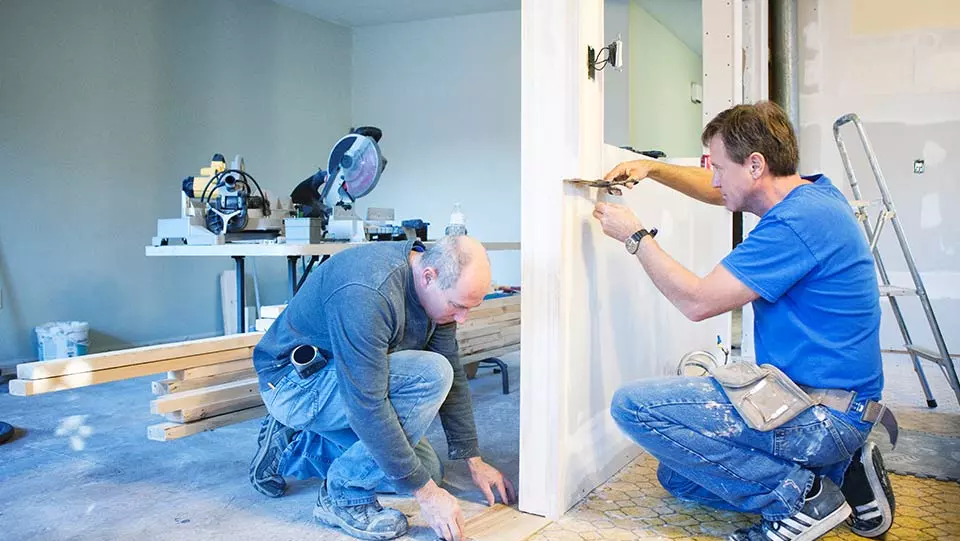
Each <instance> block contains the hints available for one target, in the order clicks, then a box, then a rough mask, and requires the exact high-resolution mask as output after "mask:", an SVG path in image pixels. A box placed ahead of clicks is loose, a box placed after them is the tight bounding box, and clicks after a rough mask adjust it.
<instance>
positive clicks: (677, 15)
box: [635, 0, 703, 56]
mask: <svg viewBox="0 0 960 541" xmlns="http://www.w3.org/2000/svg"><path fill="white" fill-rule="evenodd" d="M635 1H636V2H637V4H639V5H640V7H642V8H643V9H645V10H646V11H647V13H649V14H650V15H651V16H652V17H653V18H654V19H656V20H658V21H660V24H662V25H663V26H665V27H666V28H667V30H669V31H670V32H672V33H673V35H675V36H677V37H678V38H680V41H682V42H683V43H684V44H685V45H686V46H687V47H690V49H692V50H693V52H695V53H697V54H698V55H700V56H703V38H702V35H703V18H702V16H701V7H700V6H701V0H635Z"/></svg>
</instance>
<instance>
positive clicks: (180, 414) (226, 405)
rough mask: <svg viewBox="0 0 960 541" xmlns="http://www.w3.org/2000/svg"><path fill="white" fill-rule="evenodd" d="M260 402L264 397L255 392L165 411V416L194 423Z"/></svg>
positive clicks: (175, 420)
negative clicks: (168, 411)
mask: <svg viewBox="0 0 960 541" xmlns="http://www.w3.org/2000/svg"><path fill="white" fill-rule="evenodd" d="M260 404H263V399H262V398H260V395H259V394H255V395H250V396H243V397H240V398H235V399H233V400H225V401H223V402H215V403H213V404H205V405H203V406H199V407H196V408H189V409H184V410H179V411H173V412H170V413H164V414H163V416H164V417H166V419H167V420H168V421H173V422H175V423H192V422H194V421H199V420H200V419H207V418H210V417H216V416H218V415H223V414H225V413H231V412H234V411H239V410H245V409H248V408H252V407H254V406H259V405H260Z"/></svg>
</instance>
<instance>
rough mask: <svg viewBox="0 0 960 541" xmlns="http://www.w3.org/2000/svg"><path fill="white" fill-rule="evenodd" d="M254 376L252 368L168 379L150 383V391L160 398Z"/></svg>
mask: <svg viewBox="0 0 960 541" xmlns="http://www.w3.org/2000/svg"><path fill="white" fill-rule="evenodd" d="M214 366H216V365H214ZM255 375H257V374H256V372H254V371H253V368H249V369H247V370H237V371H235V372H227V373H225V374H212V375H209V376H204V377H201V378H191V379H176V378H168V379H161V380H157V381H153V382H151V383H150V389H151V390H152V391H153V394H155V395H157V396H161V395H165V394H173V393H180V392H183V391H192V390H194V389H201V388H203V387H213V386H214V385H220V384H221V383H229V382H231V381H237V380H241V379H247V378H252V377H253V376H255Z"/></svg>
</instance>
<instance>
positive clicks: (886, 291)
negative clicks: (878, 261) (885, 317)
mask: <svg viewBox="0 0 960 541" xmlns="http://www.w3.org/2000/svg"><path fill="white" fill-rule="evenodd" d="M916 294H917V290H916V289H913V288H910V287H900V286H889V285H883V284H880V295H882V296H884V297H905V296H910V295H914V296H915V295H916Z"/></svg>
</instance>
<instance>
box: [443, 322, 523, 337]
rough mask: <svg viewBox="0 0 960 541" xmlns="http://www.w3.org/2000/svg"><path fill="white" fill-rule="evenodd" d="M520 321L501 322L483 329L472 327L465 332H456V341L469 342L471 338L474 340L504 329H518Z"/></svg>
mask: <svg viewBox="0 0 960 541" xmlns="http://www.w3.org/2000/svg"><path fill="white" fill-rule="evenodd" d="M519 327H520V320H514V321H501V322H499V323H493V324H490V325H486V326H483V327H474V328H471V329H466V330H460V329H458V330H457V340H469V339H471V338H476V337H478V336H485V335H488V334H494V333H498V332H500V331H502V330H504V329H512V328H519Z"/></svg>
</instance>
